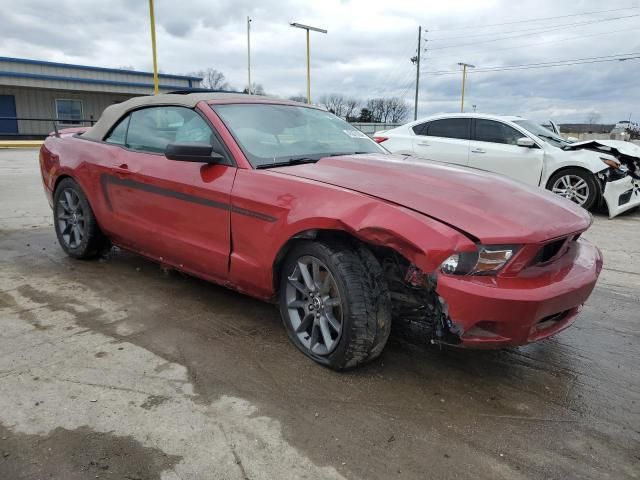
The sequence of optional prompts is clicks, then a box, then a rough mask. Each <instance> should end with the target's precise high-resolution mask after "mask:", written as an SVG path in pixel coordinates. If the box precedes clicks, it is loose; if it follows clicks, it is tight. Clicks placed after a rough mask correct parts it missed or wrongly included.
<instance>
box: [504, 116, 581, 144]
mask: <svg viewBox="0 0 640 480" xmlns="http://www.w3.org/2000/svg"><path fill="white" fill-rule="evenodd" d="M513 123H515V124H517V125H520V126H521V127H522V128H524V129H525V130H528V131H529V132H531V133H533V134H534V135H535V136H536V137H539V138H541V139H542V140H544V141H545V142H547V143H550V144H551V145H553V146H554V147H558V148H562V147H566V146H567V145H571V142H569V141H567V140H565V139H564V138H562V137H560V136H558V135H557V134H556V133H554V132H552V131H551V130H549V129H546V128H544V127H543V126H542V125H538V124H537V123H535V122H532V121H530V120H514V122H513Z"/></svg>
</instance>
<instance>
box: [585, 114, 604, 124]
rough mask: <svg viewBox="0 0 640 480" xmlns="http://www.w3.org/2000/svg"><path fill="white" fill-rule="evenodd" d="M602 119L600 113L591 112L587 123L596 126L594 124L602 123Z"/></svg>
mask: <svg viewBox="0 0 640 480" xmlns="http://www.w3.org/2000/svg"><path fill="white" fill-rule="evenodd" d="M600 118H601V115H600V113H598V112H595V111H593V112H589V113H588V114H587V123H588V124H589V125H594V124H596V123H598V122H599V121H600Z"/></svg>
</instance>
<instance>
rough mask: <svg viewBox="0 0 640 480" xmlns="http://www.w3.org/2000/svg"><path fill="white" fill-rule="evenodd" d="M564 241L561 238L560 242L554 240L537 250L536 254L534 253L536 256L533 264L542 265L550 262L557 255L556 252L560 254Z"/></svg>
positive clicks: (564, 239)
mask: <svg viewBox="0 0 640 480" xmlns="http://www.w3.org/2000/svg"><path fill="white" fill-rule="evenodd" d="M566 240H567V239H566V238H561V239H560V240H555V241H553V242H549V243H547V244H545V245H543V246H542V247H541V248H540V250H538V253H536V256H535V257H534V259H533V263H534V264H537V263H544V262H548V261H549V260H551V259H552V258H553V257H555V256H556V255H557V254H558V252H560V250H561V249H562V246H563V245H564V244H565V242H566Z"/></svg>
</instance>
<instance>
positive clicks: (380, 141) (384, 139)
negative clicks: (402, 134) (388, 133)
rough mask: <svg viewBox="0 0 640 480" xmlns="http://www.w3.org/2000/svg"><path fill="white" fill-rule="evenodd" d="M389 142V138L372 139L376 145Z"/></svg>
mask: <svg viewBox="0 0 640 480" xmlns="http://www.w3.org/2000/svg"><path fill="white" fill-rule="evenodd" d="M387 140H389V137H373V141H374V142H376V143H382V142H386V141H387Z"/></svg>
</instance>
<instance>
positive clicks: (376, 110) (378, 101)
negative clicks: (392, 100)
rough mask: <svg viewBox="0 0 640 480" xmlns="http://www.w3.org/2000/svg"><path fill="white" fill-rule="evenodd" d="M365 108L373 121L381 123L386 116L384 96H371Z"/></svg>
mask: <svg viewBox="0 0 640 480" xmlns="http://www.w3.org/2000/svg"><path fill="white" fill-rule="evenodd" d="M365 108H366V109H367V111H368V112H369V113H370V114H371V121H372V122H375V123H380V122H382V121H383V118H384V113H385V112H384V110H385V106H384V98H370V99H369V100H367V103H366V104H365Z"/></svg>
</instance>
